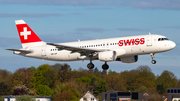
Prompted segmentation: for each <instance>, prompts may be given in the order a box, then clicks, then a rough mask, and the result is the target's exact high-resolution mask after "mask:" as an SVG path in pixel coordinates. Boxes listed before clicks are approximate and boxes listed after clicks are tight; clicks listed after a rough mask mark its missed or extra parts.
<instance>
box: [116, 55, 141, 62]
mask: <svg viewBox="0 0 180 101" xmlns="http://www.w3.org/2000/svg"><path fill="white" fill-rule="evenodd" d="M116 60H117V61H121V62H123V63H134V62H137V61H138V56H137V55H135V56H126V57H121V58H120V59H119V58H117V59H116Z"/></svg>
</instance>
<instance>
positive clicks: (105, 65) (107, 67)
mask: <svg viewBox="0 0 180 101" xmlns="http://www.w3.org/2000/svg"><path fill="white" fill-rule="evenodd" d="M102 69H103V70H107V69H109V65H107V63H106V62H105V63H104V64H103V65H102Z"/></svg>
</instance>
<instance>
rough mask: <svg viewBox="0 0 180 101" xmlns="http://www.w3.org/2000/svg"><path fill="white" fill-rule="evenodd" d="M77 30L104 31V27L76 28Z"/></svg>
mask: <svg viewBox="0 0 180 101" xmlns="http://www.w3.org/2000/svg"><path fill="white" fill-rule="evenodd" d="M76 30H77V31H89V32H101V31H104V30H105V29H104V28H77V29H76Z"/></svg>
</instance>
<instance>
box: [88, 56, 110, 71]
mask: <svg viewBox="0 0 180 101" xmlns="http://www.w3.org/2000/svg"><path fill="white" fill-rule="evenodd" d="M87 68H89V69H93V68H94V64H93V63H92V56H91V57H90V63H88V64H87ZM102 69H103V70H107V69H109V65H108V64H107V63H106V62H105V63H104V64H103V65H102Z"/></svg>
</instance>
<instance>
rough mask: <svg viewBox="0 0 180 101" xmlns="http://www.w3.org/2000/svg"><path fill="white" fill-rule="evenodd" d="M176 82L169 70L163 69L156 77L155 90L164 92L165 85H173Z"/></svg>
mask: <svg viewBox="0 0 180 101" xmlns="http://www.w3.org/2000/svg"><path fill="white" fill-rule="evenodd" d="M176 84H177V77H176V76H175V75H174V74H173V73H172V72H170V71H167V70H165V71H163V72H162V73H161V75H160V76H158V77H157V91H158V92H159V93H160V94H164V93H166V89H167V87H175V86H176Z"/></svg>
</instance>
